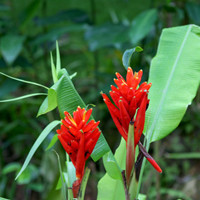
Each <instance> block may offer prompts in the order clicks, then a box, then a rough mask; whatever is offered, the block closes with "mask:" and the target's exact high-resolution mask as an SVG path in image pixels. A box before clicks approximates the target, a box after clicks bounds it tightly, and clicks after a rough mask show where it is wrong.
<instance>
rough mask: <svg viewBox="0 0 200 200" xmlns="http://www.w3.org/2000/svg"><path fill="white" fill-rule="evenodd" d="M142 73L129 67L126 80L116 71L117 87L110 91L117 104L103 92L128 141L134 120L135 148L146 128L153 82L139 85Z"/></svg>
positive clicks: (151, 161)
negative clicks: (149, 94)
mask: <svg viewBox="0 0 200 200" xmlns="http://www.w3.org/2000/svg"><path fill="white" fill-rule="evenodd" d="M142 74H143V71H142V70H140V71H139V72H135V73H133V70H132V69H131V68H130V67H128V69H127V74H126V80H125V79H124V78H123V77H122V76H121V75H120V74H119V73H116V77H117V79H114V82H115V84H116V85H117V87H115V86H113V85H111V91H110V96H111V98H112V100H113V102H114V104H115V105H114V104H113V103H112V102H111V101H110V99H109V98H108V97H107V95H106V94H103V93H102V94H101V95H102V97H103V99H104V102H105V103H106V105H107V107H108V110H109V112H110V114H111V117H112V118H113V121H114V123H115V125H116V127H117V129H118V131H119V132H120V134H121V135H122V137H123V138H124V139H125V140H126V142H127V138H128V126H129V123H130V121H131V120H132V121H134V148H135V147H136V145H138V143H139V141H140V138H141V135H142V132H143V129H144V122H145V112H146V109H147V107H148V104H149V99H148V97H147V96H148V92H149V89H150V87H151V83H149V84H147V82H144V83H142V84H141V85H140V86H139V84H140V81H141V79H142ZM136 113H137V116H135V115H136ZM151 158H152V157H151ZM147 159H148V161H149V162H150V163H151V164H152V165H153V166H154V167H155V168H156V169H157V171H159V168H158V167H159V166H156V164H155V163H154V162H155V161H154V160H152V159H153V158H152V159H150V158H149V157H148V158H147Z"/></svg>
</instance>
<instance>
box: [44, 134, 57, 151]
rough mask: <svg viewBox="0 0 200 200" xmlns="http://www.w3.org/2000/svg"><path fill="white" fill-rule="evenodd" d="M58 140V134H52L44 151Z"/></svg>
mask: <svg viewBox="0 0 200 200" xmlns="http://www.w3.org/2000/svg"><path fill="white" fill-rule="evenodd" d="M57 141H58V135H57V134H56V135H54V136H53V138H52V139H51V142H50V143H49V145H48V147H47V148H46V151H47V150H49V149H51V148H52V147H53V146H54V145H55V143H56V142H57Z"/></svg>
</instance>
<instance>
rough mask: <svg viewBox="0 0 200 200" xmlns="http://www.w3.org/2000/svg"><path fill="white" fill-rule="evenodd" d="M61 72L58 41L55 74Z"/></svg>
mask: <svg viewBox="0 0 200 200" xmlns="http://www.w3.org/2000/svg"><path fill="white" fill-rule="evenodd" d="M60 70H61V61H60V51H59V46H58V41H56V72H57V74H58V72H59V71H60Z"/></svg>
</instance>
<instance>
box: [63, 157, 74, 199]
mask: <svg viewBox="0 0 200 200" xmlns="http://www.w3.org/2000/svg"><path fill="white" fill-rule="evenodd" d="M67 156H68V155H67ZM68 160H69V156H68ZM66 166H67V173H64V177H65V181H66V183H67V186H68V199H69V200H73V192H72V189H70V188H72V185H73V183H74V181H75V180H76V169H75V167H74V165H73V163H72V162H70V161H67V162H66Z"/></svg>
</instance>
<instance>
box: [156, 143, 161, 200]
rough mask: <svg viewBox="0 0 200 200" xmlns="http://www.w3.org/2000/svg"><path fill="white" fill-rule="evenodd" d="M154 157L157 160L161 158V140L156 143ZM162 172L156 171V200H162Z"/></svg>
mask: <svg viewBox="0 0 200 200" xmlns="http://www.w3.org/2000/svg"><path fill="white" fill-rule="evenodd" d="M154 149H155V152H154V158H155V160H159V157H160V156H159V149H160V141H157V142H155V143H154ZM160 199H161V198H160V174H159V173H156V200H160Z"/></svg>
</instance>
